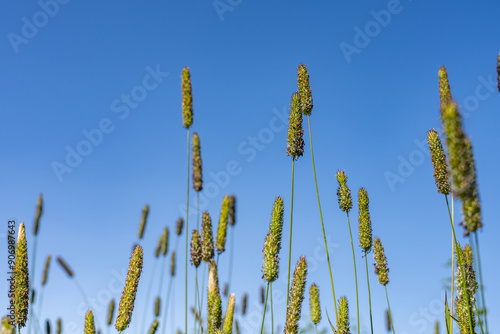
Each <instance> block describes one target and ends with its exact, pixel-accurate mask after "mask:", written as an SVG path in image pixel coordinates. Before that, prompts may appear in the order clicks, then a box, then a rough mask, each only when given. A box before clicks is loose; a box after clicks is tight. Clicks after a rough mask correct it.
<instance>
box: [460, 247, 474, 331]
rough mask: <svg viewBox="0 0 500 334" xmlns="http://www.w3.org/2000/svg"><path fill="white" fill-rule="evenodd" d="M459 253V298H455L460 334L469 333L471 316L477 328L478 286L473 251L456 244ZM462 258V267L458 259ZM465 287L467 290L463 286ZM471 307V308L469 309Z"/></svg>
mask: <svg viewBox="0 0 500 334" xmlns="http://www.w3.org/2000/svg"><path fill="white" fill-rule="evenodd" d="M456 251H457V271H456V279H455V286H456V287H457V297H456V298H455V312H456V314H457V320H458V325H459V327H460V333H469V326H470V323H469V314H470V318H471V320H472V327H473V328H475V326H476V321H475V313H476V312H475V308H474V305H475V302H476V299H475V297H474V296H475V294H476V292H477V288H478V284H477V281H476V274H475V272H474V269H473V259H472V249H471V247H470V246H469V245H465V247H464V248H463V249H462V248H461V247H460V244H459V243H458V242H457V243H456ZM459 258H461V259H462V261H463V263H464V266H463V267H462V266H460V264H459V261H458V259H459ZM464 285H465V290H464V288H463V286H464ZM467 306H469V307H467ZM474 334H475V332H474Z"/></svg>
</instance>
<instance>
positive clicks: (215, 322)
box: [207, 260, 222, 334]
mask: <svg viewBox="0 0 500 334" xmlns="http://www.w3.org/2000/svg"><path fill="white" fill-rule="evenodd" d="M207 311H208V319H207V331H208V334H215V330H216V329H220V328H221V325H222V303H221V299H220V290H219V277H218V274H217V265H216V264H215V261H214V260H211V261H210V269H209V273H208V297H207Z"/></svg>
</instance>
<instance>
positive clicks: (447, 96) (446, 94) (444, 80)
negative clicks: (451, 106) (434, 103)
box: [438, 66, 452, 108]
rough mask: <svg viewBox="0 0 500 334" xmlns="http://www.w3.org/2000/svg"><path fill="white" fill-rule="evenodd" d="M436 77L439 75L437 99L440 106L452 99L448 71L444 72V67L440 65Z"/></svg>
mask: <svg viewBox="0 0 500 334" xmlns="http://www.w3.org/2000/svg"><path fill="white" fill-rule="evenodd" d="M438 77H439V100H440V102H441V108H442V107H443V106H445V105H446V104H447V103H449V102H451V100H452V97H451V90H450V82H449V81H448V73H447V72H446V68H445V67H444V66H441V67H440V68H439V71H438Z"/></svg>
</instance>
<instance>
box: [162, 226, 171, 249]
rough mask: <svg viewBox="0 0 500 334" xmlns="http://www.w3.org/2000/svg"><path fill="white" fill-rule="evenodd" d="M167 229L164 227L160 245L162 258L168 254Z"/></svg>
mask: <svg viewBox="0 0 500 334" xmlns="http://www.w3.org/2000/svg"><path fill="white" fill-rule="evenodd" d="M169 232H170V231H169V229H168V226H165V228H164V229H163V239H162V243H161V254H162V255H163V256H165V255H167V253H168V238H169Z"/></svg>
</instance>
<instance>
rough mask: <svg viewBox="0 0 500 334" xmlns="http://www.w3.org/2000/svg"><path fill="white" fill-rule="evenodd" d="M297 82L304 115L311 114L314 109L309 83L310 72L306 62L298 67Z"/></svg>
mask: <svg viewBox="0 0 500 334" xmlns="http://www.w3.org/2000/svg"><path fill="white" fill-rule="evenodd" d="M297 84H298V88H299V94H300V105H301V109H302V113H303V114H304V115H310V114H311V112H312V109H313V100H312V94H311V85H310V84H309V73H307V67H306V65H304V64H300V65H299V67H298V68H297Z"/></svg>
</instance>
